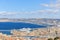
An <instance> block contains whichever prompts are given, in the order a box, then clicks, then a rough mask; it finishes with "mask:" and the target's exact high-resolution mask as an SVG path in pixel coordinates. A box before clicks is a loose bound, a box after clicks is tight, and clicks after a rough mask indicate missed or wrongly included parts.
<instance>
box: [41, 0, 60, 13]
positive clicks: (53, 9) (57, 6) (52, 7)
mask: <svg viewBox="0 0 60 40" xmlns="http://www.w3.org/2000/svg"><path fill="white" fill-rule="evenodd" d="M41 6H43V7H46V9H45V10H43V11H44V13H60V0H56V1H55V3H54V2H52V3H50V4H41Z"/></svg>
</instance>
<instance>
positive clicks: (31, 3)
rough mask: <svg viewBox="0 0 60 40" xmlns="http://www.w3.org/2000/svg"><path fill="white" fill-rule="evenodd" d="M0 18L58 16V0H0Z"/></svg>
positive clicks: (59, 2)
mask: <svg viewBox="0 0 60 40" xmlns="http://www.w3.org/2000/svg"><path fill="white" fill-rule="evenodd" d="M0 18H60V0H0Z"/></svg>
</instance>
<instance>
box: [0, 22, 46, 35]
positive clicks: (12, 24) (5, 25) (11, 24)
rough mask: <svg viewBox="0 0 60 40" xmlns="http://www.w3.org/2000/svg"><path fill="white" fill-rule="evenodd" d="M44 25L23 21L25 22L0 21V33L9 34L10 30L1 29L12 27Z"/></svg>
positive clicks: (37, 26)
mask: <svg viewBox="0 0 60 40" xmlns="http://www.w3.org/2000/svg"><path fill="white" fill-rule="evenodd" d="M43 27H46V26H43V25H37V24H31V23H25V22H0V33H3V34H7V35H9V34H11V33H10V31H1V30H13V29H22V28H43Z"/></svg>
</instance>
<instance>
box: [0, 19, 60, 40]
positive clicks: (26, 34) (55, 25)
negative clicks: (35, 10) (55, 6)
mask: <svg viewBox="0 0 60 40" xmlns="http://www.w3.org/2000/svg"><path fill="white" fill-rule="evenodd" d="M59 20H60V19H16V20H15V19H6V18H5V19H0V21H1V22H2V21H3V22H26V23H32V24H38V25H46V26H47V27H46V28H32V29H31V28H22V29H13V30H10V33H11V35H7V34H3V33H1V32H0V40H48V38H52V39H54V38H55V37H60V35H59V34H60V21H59ZM7 31H8V30H7Z"/></svg>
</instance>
